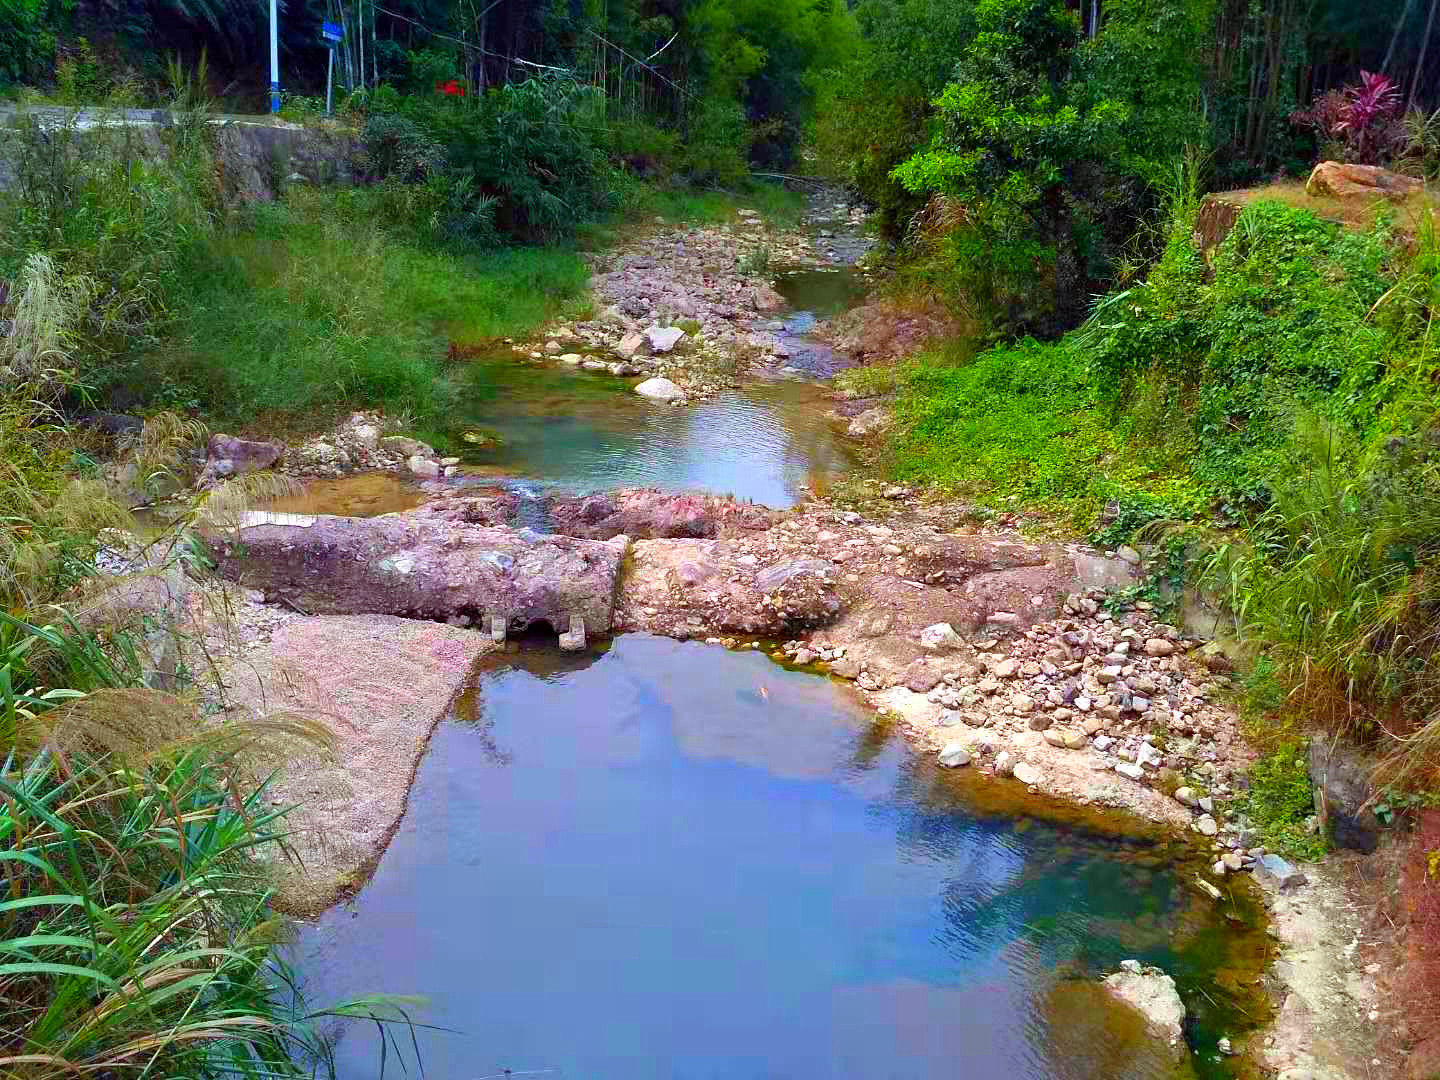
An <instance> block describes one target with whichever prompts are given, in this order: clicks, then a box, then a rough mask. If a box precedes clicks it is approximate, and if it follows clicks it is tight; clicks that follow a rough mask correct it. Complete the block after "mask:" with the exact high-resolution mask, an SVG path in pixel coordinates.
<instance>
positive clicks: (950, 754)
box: [936, 742, 970, 769]
mask: <svg viewBox="0 0 1440 1080" xmlns="http://www.w3.org/2000/svg"><path fill="white" fill-rule="evenodd" d="M936 760H937V761H939V762H940V764H941V765H944V766H945V767H946V768H948V769H958V768H959V767H960V766H962V765H969V764H970V751H969V750H966V749H965V747H963V746H961V745H960V744H959V743H957V742H952V743H946V744H945V747H944V749H943V750H941V751H940V756H939V757H938V758H937V759H936Z"/></svg>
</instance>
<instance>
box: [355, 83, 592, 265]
mask: <svg viewBox="0 0 1440 1080" xmlns="http://www.w3.org/2000/svg"><path fill="white" fill-rule="evenodd" d="M600 106H601V98H600V95H599V94H598V93H597V92H596V91H595V90H594V89H593V88H591V87H586V86H581V85H578V84H576V83H574V82H572V81H570V80H569V79H565V78H559V77H548V76H536V77H534V78H531V79H528V80H526V81H525V82H523V83H511V84H507V85H505V86H501V87H498V88H496V89H493V90H490V91H489V92H487V93H486V94H485V95H483V97H479V98H446V97H439V98H430V99H420V98H408V99H405V101H404V104H403V106H402V115H401V117H391V118H388V119H387V120H386V125H387V127H388V129H389V130H390V131H391V132H394V131H396V130H397V129H398V125H400V123H401V120H402V119H403V120H404V121H408V122H409V123H410V124H411V125H413V128H414V129H415V130H414V132H413V133H412V132H411V128H404V130H405V131H406V132H407V134H406V135H405V138H406V139H408V140H410V141H411V142H412V143H413V142H414V139H415V135H416V134H418V132H420V131H423V133H424V135H425V137H426V138H427V139H428V140H429V143H427V144H426V145H427V146H428V145H434V146H435V147H437V148H438V147H441V146H443V147H444V149H445V153H446V154H447V156H448V159H449V171H450V173H451V174H452V175H453V176H456V177H464V178H466V179H467V180H468V181H469V187H468V188H466V189H465V190H467V191H469V192H470V193H472V194H473V196H474V197H475V198H477V199H478V198H494V199H495V200H496V203H495V215H494V219H495V223H496V226H497V227H498V228H499V229H500V230H501V231H502V232H504V233H506V234H507V235H510V236H514V237H517V238H521V239H527V240H544V239H557V238H560V237H563V236H566V235H569V234H570V233H572V232H573V231H574V229H575V227H576V226H577V225H578V224H579V223H580V222H582V221H586V220H588V219H590V218H593V217H594V216H596V215H597V214H599V213H601V212H602V211H605V210H608V209H609V208H610V207H611V206H612V205H613V202H614V199H613V195H614V190H613V182H612V181H613V177H614V170H613V168H612V166H611V165H610V163H609V160H608V158H607V156H606V153H605V150H604V141H605V135H604V131H603V129H602V126H601V124H600V115H601V112H600ZM368 123H370V124H373V123H376V120H375V119H374V118H372V119H371V120H370V121H369V122H368ZM421 157H422V159H423V160H426V161H427V162H428V163H431V164H433V163H434V155H433V154H428V153H427V154H423V155H421Z"/></svg>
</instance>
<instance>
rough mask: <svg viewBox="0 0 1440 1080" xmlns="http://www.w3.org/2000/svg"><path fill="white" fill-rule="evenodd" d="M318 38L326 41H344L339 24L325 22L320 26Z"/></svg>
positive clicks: (342, 31)
mask: <svg viewBox="0 0 1440 1080" xmlns="http://www.w3.org/2000/svg"><path fill="white" fill-rule="evenodd" d="M320 36H321V37H323V38H324V39H325V40H326V41H344V40H345V31H344V29H343V28H342V27H341V26H340V24H339V23H333V22H327V23H322V24H321V26H320Z"/></svg>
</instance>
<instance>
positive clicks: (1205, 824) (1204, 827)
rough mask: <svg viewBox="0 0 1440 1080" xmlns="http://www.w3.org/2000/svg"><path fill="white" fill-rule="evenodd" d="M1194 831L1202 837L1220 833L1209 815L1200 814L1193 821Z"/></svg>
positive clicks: (1218, 827)
mask: <svg viewBox="0 0 1440 1080" xmlns="http://www.w3.org/2000/svg"><path fill="white" fill-rule="evenodd" d="M1195 831H1196V832H1198V833H1199V834H1200V835H1202V836H1214V835H1215V834H1216V833H1218V832H1219V831H1220V826H1219V825H1217V824H1215V819H1214V818H1213V817H1211V816H1210V815H1209V814H1201V815H1200V816H1199V817H1198V818H1196V819H1195Z"/></svg>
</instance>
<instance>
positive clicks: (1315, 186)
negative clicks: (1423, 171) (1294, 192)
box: [1305, 161, 1425, 202]
mask: <svg viewBox="0 0 1440 1080" xmlns="http://www.w3.org/2000/svg"><path fill="white" fill-rule="evenodd" d="M1424 190H1425V184H1424V182H1423V181H1420V180H1416V179H1415V178H1414V177H1412V176H1402V175H1401V174H1400V173H1397V172H1391V171H1390V170H1389V169H1382V168H1380V166H1378V165H1345V164H1342V163H1341V162H1338V161H1322V162H1320V164H1319V165H1316V166H1315V168H1314V169H1313V170H1311V173H1310V179H1309V180H1307V181H1305V194H1307V195H1312V196H1317V197H1318V196H1329V197H1330V198H1333V199H1344V198H1348V197H1350V196H1354V195H1367V196H1371V197H1373V198H1385V199H1391V200H1393V201H1396V202H1400V201H1402V200H1404V199H1405V198H1406V197H1407V196H1410V195H1414V194H1416V193H1417V192H1420V191H1424Z"/></svg>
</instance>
